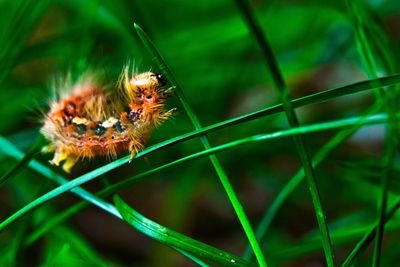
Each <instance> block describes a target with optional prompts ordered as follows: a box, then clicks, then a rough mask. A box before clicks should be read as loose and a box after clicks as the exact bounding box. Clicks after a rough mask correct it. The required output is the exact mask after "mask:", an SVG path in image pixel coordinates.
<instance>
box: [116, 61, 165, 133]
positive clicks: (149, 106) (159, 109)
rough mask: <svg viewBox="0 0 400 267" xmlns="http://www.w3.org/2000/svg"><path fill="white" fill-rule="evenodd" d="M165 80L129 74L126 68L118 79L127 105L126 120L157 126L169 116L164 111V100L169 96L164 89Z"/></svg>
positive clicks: (148, 73)
mask: <svg viewBox="0 0 400 267" xmlns="http://www.w3.org/2000/svg"><path fill="white" fill-rule="evenodd" d="M166 83H167V80H166V78H165V77H164V76H163V75H162V74H156V73H153V72H143V73H139V74H133V75H130V74H129V70H128V68H127V67H126V68H125V69H124V71H123V73H122V75H121V78H120V86H119V87H120V88H121V87H122V89H123V95H125V96H126V98H127V100H128V104H129V108H130V111H129V115H128V119H129V120H130V121H131V122H133V123H137V122H142V123H149V125H153V126H154V125H159V124H160V123H161V122H162V121H164V120H166V118H168V117H169V116H170V113H167V112H165V111H164V102H165V99H166V98H167V97H168V96H169V95H170V91H171V89H169V90H168V89H167V90H165V89H164V86H165V85H166Z"/></svg>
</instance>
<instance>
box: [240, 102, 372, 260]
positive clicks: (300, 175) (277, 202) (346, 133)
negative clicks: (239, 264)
mask: <svg viewBox="0 0 400 267" xmlns="http://www.w3.org/2000/svg"><path fill="white" fill-rule="evenodd" d="M378 109H379V107H378V105H376V104H375V105H374V106H373V107H372V108H371V109H370V110H369V111H368V112H367V113H366V116H369V115H370V114H373V113H375V112H376V111H377V110H378ZM361 126H362V124H355V125H354V126H353V127H351V128H350V129H345V130H343V131H341V132H339V133H338V134H336V135H335V136H334V137H333V138H332V139H331V140H329V141H328V142H327V143H326V144H325V145H324V146H323V147H322V148H321V149H320V150H319V151H317V153H316V155H315V156H314V158H313V160H312V162H313V166H314V168H316V167H317V166H318V165H319V164H320V163H321V162H322V161H323V160H324V159H325V158H326V157H327V156H328V155H329V154H330V153H331V152H332V151H333V150H334V149H335V148H336V147H337V146H338V145H339V144H341V143H343V142H344V141H345V140H346V139H347V138H349V137H350V136H351V135H352V134H354V133H355V132H356V131H357V130H358V129H359V128H360V127H361ZM304 178H305V176H304V171H303V169H300V170H299V171H298V172H297V173H296V174H295V175H294V176H293V177H292V178H291V179H290V180H289V182H288V183H287V184H286V185H285V186H284V187H283V189H282V190H281V191H280V192H279V194H278V196H277V197H276V198H275V199H274V201H273V202H272V203H271V205H270V208H269V209H268V210H267V212H266V213H265V214H264V216H263V218H262V219H261V222H260V224H259V226H258V227H257V231H256V234H257V238H258V239H259V240H263V239H264V238H265V236H266V233H267V231H268V229H269V227H270V225H271V223H272V220H273V219H274V218H275V216H276V214H277V213H278V211H279V209H280V208H281V207H282V205H283V203H284V202H285V201H286V200H287V199H288V198H289V196H290V195H291V194H292V192H293V191H294V190H295V189H296V188H297V187H298V186H299V185H300V184H301V182H302V181H303V179H304ZM251 257H252V253H251V250H250V249H249V248H246V251H245V253H244V255H243V258H244V259H250V258H251Z"/></svg>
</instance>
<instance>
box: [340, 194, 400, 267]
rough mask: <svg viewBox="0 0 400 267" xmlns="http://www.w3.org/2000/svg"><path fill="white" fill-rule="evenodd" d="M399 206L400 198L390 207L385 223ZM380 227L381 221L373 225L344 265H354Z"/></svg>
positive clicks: (347, 266) (343, 266)
mask: <svg viewBox="0 0 400 267" xmlns="http://www.w3.org/2000/svg"><path fill="white" fill-rule="evenodd" d="M399 208H400V199H398V200H397V201H396V203H395V204H394V205H393V206H392V208H390V209H389V210H388V211H387V213H386V215H385V217H384V221H383V224H385V223H387V222H388V221H389V220H390V219H391V218H392V217H393V216H394V215H395V214H396V212H397V210H398V209H399ZM378 227H379V222H377V223H376V225H375V227H373V228H372V229H371V230H370V231H369V232H368V233H366V234H365V235H364V237H363V238H362V239H361V240H360V241H359V242H358V243H357V245H356V246H355V247H354V249H353V250H352V251H351V252H350V254H349V256H348V257H347V258H346V260H345V261H344V263H343V264H342V267H349V266H353V265H354V263H355V261H356V259H357V258H358V257H359V256H360V255H361V254H362V253H363V252H364V251H365V250H366V249H367V247H368V246H369V245H370V244H371V242H372V241H373V240H374V238H375V235H376V233H377V229H378Z"/></svg>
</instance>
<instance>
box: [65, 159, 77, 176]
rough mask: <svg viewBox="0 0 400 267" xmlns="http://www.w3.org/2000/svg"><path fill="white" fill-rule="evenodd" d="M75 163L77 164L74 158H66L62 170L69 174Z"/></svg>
mask: <svg viewBox="0 0 400 267" xmlns="http://www.w3.org/2000/svg"><path fill="white" fill-rule="evenodd" d="M76 162H77V158H76V157H72V156H69V157H67V159H66V160H65V162H64V164H63V166H62V168H63V170H64V171H66V172H67V173H70V172H71V169H72V167H74V165H75V163H76Z"/></svg>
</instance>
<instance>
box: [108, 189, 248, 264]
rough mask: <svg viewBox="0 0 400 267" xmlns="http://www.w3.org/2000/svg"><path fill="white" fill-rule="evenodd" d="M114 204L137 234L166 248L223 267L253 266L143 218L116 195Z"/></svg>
mask: <svg viewBox="0 0 400 267" xmlns="http://www.w3.org/2000/svg"><path fill="white" fill-rule="evenodd" d="M114 203H115V205H116V207H117V209H118V210H119V212H120V213H121V214H122V217H123V218H124V220H125V221H126V222H128V223H129V224H130V225H131V226H133V227H134V228H135V229H137V230H138V231H139V232H141V233H143V234H145V235H146V236H149V237H151V238H153V239H155V240H157V241H159V242H161V243H163V244H166V245H167V246H170V247H172V248H178V249H181V250H184V251H187V252H190V253H191V254H192V255H196V257H199V258H202V259H206V260H210V261H213V262H215V263H218V264H221V265H223V266H250V265H253V264H251V263H250V262H247V261H245V260H243V259H241V258H240V257H237V256H233V255H231V254H229V253H227V252H225V251H222V250H219V249H216V248H213V247H211V246H209V245H206V244H204V243H202V242H199V241H197V240H194V239H192V238H189V237H187V236H185V235H182V234H180V233H177V232H175V231H173V230H171V229H168V228H167V227H165V226H162V225H160V224H158V223H156V222H154V221H152V220H150V219H148V218H146V217H144V216H143V215H142V214H140V213H139V212H137V211H136V210H134V209H132V208H131V207H129V206H128V204H126V203H125V202H124V201H123V200H122V199H121V198H120V197H119V196H117V195H114Z"/></svg>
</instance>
